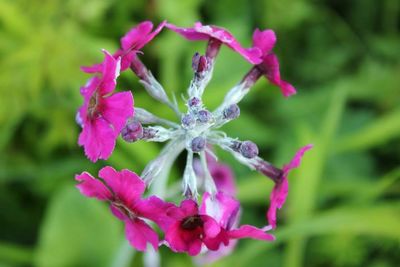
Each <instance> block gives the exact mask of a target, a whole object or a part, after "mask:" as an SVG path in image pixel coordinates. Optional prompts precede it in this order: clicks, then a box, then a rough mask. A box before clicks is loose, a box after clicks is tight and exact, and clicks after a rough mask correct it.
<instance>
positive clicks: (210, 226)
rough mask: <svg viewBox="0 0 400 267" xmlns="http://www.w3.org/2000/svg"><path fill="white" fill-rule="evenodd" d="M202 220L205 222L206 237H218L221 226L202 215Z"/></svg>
mask: <svg viewBox="0 0 400 267" xmlns="http://www.w3.org/2000/svg"><path fill="white" fill-rule="evenodd" d="M201 219H202V221H203V229H204V234H205V236H207V237H210V238H213V237H216V236H217V235H218V234H219V232H220V231H221V227H220V226H219V224H218V223H217V222H216V221H215V220H214V219H213V218H211V217H210V216H207V215H201Z"/></svg>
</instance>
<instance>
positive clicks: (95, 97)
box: [78, 50, 133, 162]
mask: <svg viewBox="0 0 400 267" xmlns="http://www.w3.org/2000/svg"><path fill="white" fill-rule="evenodd" d="M103 52H104V54H105V59H104V62H103V63H102V66H103V69H102V72H101V75H100V76H95V77H93V78H91V79H90V80H89V82H88V83H87V85H86V86H85V87H83V88H81V94H82V95H83V97H84V102H83V106H82V107H80V109H79V111H78V112H79V113H78V115H79V116H78V117H79V119H80V121H81V122H82V127H83V129H82V132H81V134H80V135H79V141H78V143H79V145H81V146H83V147H84V149H85V154H86V156H87V157H88V158H89V159H90V160H91V161H93V162H95V161H97V160H98V159H107V158H108V157H109V156H110V155H111V153H112V151H113V150H114V146H115V141H116V139H117V137H118V134H119V133H120V132H121V130H122V128H123V127H124V126H125V122H126V120H127V119H128V118H129V117H131V116H133V96H132V93H131V92H130V91H127V92H121V93H114V94H113V91H114V89H115V86H116V79H117V77H118V75H119V66H120V59H119V58H118V59H114V58H113V57H112V56H111V55H110V54H109V53H108V52H107V51H105V50H103Z"/></svg>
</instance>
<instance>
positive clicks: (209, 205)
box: [200, 192, 240, 229]
mask: <svg viewBox="0 0 400 267" xmlns="http://www.w3.org/2000/svg"><path fill="white" fill-rule="evenodd" d="M239 207H240V204H239V201H237V200H236V199H234V198H233V197H230V196H228V195H225V194H224V193H222V192H218V193H217V195H216V196H215V197H214V199H213V198H212V197H211V195H210V194H209V193H204V195H203V200H202V204H201V206H200V213H201V214H206V215H208V216H211V217H212V218H214V220H216V221H217V222H218V224H219V225H220V226H221V227H222V228H224V229H229V228H230V227H231V226H232V225H233V223H234V221H235V220H236V219H237V218H238V216H237V215H238V212H239Z"/></svg>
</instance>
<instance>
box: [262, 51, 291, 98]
mask: <svg viewBox="0 0 400 267" xmlns="http://www.w3.org/2000/svg"><path fill="white" fill-rule="evenodd" d="M261 65H262V67H263V68H264V72H265V76H266V77H267V79H268V80H269V81H270V82H271V83H272V84H274V85H276V86H279V87H280V89H281V91H282V94H283V95H284V96H285V97H289V96H291V95H293V94H295V93H296V89H295V88H294V87H293V86H292V85H291V84H289V83H288V82H286V81H283V80H281V74H280V70H279V61H278V57H277V56H276V55H275V54H273V53H271V54H268V55H265V56H264V57H263V62H262V63H261Z"/></svg>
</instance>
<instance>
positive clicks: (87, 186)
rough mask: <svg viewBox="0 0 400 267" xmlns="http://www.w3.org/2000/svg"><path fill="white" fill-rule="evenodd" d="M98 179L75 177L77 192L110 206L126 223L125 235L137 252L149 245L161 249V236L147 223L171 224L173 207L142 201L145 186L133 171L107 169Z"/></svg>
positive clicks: (102, 171)
mask: <svg viewBox="0 0 400 267" xmlns="http://www.w3.org/2000/svg"><path fill="white" fill-rule="evenodd" d="M99 177H100V178H101V180H100V179H96V178H94V177H93V176H91V175H90V174H89V173H87V172H83V173H81V174H79V175H76V176H75V179H76V180H77V181H78V182H79V184H78V185H77V188H78V189H79V191H80V192H81V193H82V194H83V195H85V196H87V197H94V198H97V199H98V200H101V201H108V202H110V204H111V205H110V207H111V211H112V213H113V214H114V215H115V216H116V217H117V218H118V219H120V220H122V221H124V222H125V233H126V237H127V239H128V241H129V243H130V244H131V245H132V246H133V247H134V248H136V249H137V250H140V251H144V250H146V246H147V243H150V244H151V245H152V246H153V247H154V249H156V250H157V248H158V243H159V240H158V235H157V233H156V232H155V231H154V230H153V229H152V228H151V227H150V226H149V225H148V224H147V223H146V222H145V221H144V220H143V219H150V220H152V221H154V222H156V223H157V224H159V225H160V227H163V226H165V225H167V224H169V218H168V217H167V216H165V210H166V209H167V208H169V207H170V206H171V205H172V204H168V203H165V202H164V201H162V200H161V199H159V198H157V197H155V196H152V197H149V198H147V199H142V198H141V197H142V194H143V193H144V191H145V188H146V186H145V184H144V182H143V181H142V180H141V179H140V177H139V176H138V175H136V174H135V173H134V172H131V171H129V170H126V169H124V170H122V171H120V172H117V171H116V170H114V169H113V168H111V167H104V168H103V169H101V170H100V172H99Z"/></svg>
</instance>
